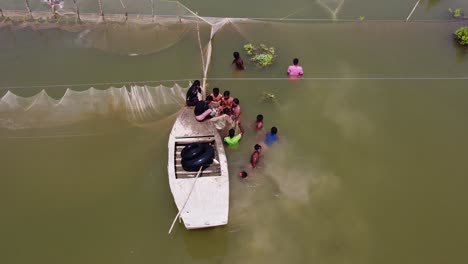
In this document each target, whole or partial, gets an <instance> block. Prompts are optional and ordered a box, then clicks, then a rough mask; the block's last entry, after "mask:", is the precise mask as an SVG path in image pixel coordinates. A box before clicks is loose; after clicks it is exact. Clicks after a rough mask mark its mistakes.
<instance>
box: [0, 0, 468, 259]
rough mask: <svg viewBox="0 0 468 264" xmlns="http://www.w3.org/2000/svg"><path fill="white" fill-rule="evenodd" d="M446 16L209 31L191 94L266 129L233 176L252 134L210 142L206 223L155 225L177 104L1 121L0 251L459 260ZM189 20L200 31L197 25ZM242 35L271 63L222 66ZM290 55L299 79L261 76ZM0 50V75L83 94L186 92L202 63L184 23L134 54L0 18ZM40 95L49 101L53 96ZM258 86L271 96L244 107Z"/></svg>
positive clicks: (459, 179) (463, 93) (459, 125)
mask: <svg viewBox="0 0 468 264" xmlns="http://www.w3.org/2000/svg"><path fill="white" fill-rule="evenodd" d="M2 2H5V3H7V2H8V1H0V3H2ZM83 2H85V1H83ZM91 2H92V1H87V3H85V4H87V7H89V8H91ZM114 2H118V1H114ZM114 2H112V3H111V2H107V3H105V4H107V5H109V4H115V3H114ZM140 4H141V3H140ZM186 4H187V5H189V6H190V7H191V8H193V9H194V10H198V11H199V13H200V14H202V15H206V16H232V17H240V16H242V17H247V16H261V17H284V16H286V15H288V14H289V13H292V12H293V11H295V8H296V7H293V6H295V5H297V8H300V7H301V6H302V5H309V6H310V8H307V9H304V10H303V11H301V12H299V13H297V15H294V17H297V18H300V17H309V18H310V17H316V16H315V15H316V14H319V13H320V12H322V14H323V16H324V17H325V16H326V12H325V13H324V12H323V11H318V9H315V8H313V6H315V5H317V3H316V2H313V3H312V2H309V1H301V0H295V1H289V2H288V3H286V2H284V1H270V2H268V3H266V2H264V1H259V2H258V3H257V2H255V4H252V5H255V6H257V5H258V6H260V7H263V8H262V9H259V8H254V7H252V6H249V5H250V4H251V3H250V2H246V1H237V2H232V1H229V2H219V1H194V2H190V3H186ZM414 4H415V3H412V1H397V2H393V1H392V2H389V1H364V0H362V1H354V2H353V1H346V2H344V4H343V7H342V8H343V9H342V11H340V13H339V14H340V16H339V17H344V18H349V17H355V16H360V15H365V16H366V17H369V18H375V19H406V16H407V15H408V14H409V12H410V11H411V9H412V8H413V6H414ZM135 5H136V4H135ZM141 5H143V4H141ZM463 5H465V6H466V3H464V2H462V1H450V2H443V3H442V1H440V2H437V1H421V3H420V7H419V8H420V9H417V10H416V11H415V13H414V16H416V17H417V18H420V19H427V18H431V19H441V18H444V16H445V13H444V11H445V10H446V7H447V6H448V7H452V8H456V7H464V6H463ZM115 6H118V3H117V4H115ZM377 7H378V8H377ZM287 8H289V9H291V11H290V10H289V9H287ZM466 9H467V10H468V6H467V7H466ZM263 11H264V12H263ZM286 11H287V12H286ZM364 11H365V12H364ZM314 12H317V13H314ZM361 13H362V14H361ZM372 15H375V17H373V16H372ZM317 16H318V17H320V15H317ZM462 24H463V22H461V23H458V22H415V23H403V22H399V21H392V22H376V21H367V22H364V23H359V22H349V23H325V22H321V23H306V22H301V23H299V22H296V23H278V22H272V23H234V24H231V25H227V26H226V27H225V28H224V29H223V30H221V31H219V32H218V34H217V35H216V37H215V39H214V42H213V55H212V56H213V57H212V64H211V66H210V71H209V74H208V78H209V80H208V83H209V87H208V89H211V88H213V87H215V86H219V87H220V88H221V89H222V90H224V89H229V90H231V92H232V94H233V95H235V96H236V97H238V98H239V99H240V100H241V105H242V111H243V119H244V121H243V122H244V124H245V126H246V127H249V124H250V123H251V122H253V120H254V117H255V115H257V114H259V113H262V114H263V115H264V116H265V126H266V128H269V127H271V126H277V127H278V128H279V134H280V136H281V142H280V144H278V145H276V146H274V147H273V148H272V149H271V150H270V151H268V152H266V153H264V156H263V157H262V162H261V168H260V169H259V170H258V171H257V172H255V173H253V174H251V177H250V178H249V179H248V180H247V181H240V180H239V179H238V178H237V177H236V176H235V173H236V172H238V171H239V170H240V169H241V168H242V167H244V166H245V165H246V162H248V158H249V155H250V152H251V149H252V147H253V144H254V143H255V142H257V141H258V137H260V136H261V135H256V134H255V133H254V132H253V131H252V130H251V129H250V128H249V129H248V131H247V134H246V137H245V138H244V140H243V142H242V146H241V148H240V149H238V150H228V151H227V154H228V159H229V164H230V167H229V169H230V172H231V182H230V183H231V190H230V191H231V196H230V197H231V200H230V203H231V207H230V222H229V225H227V226H225V227H221V228H215V229H210V230H198V231H187V230H185V229H183V227H182V225H177V226H176V228H175V232H174V233H173V234H172V235H167V230H168V229H169V227H170V224H171V221H172V219H173V217H174V216H175V215H176V213H177V211H176V208H175V205H174V202H173V199H172V196H171V194H170V191H169V186H168V180H167V170H166V166H167V152H166V151H167V139H168V134H169V131H170V129H171V126H172V124H173V121H174V120H175V118H176V115H175V114H176V112H177V107H173V108H172V113H174V114H168V115H167V116H166V117H165V118H158V119H154V120H150V121H148V120H146V121H145V122H132V123H130V122H126V121H123V120H122V119H121V118H119V116H109V117H107V118H106V117H102V116H99V117H94V116H90V117H89V120H86V121H82V122H78V123H72V124H69V125H66V126H63V125H61V126H49V127H41V128H31V129H16V130H15V129H11V127H9V128H6V127H2V128H1V129H0V158H1V160H2V162H1V163H0V164H1V165H2V174H1V176H0V208H1V209H2V214H1V217H0V248H1V250H0V253H1V254H0V262H1V263H8V264H10V263H12V264H16V263H21V264H24V263H32V262H34V263H80V264H81V263H155V262H157V263H314V262H315V263H359V264H361V263H389V264H390V263H397V262H398V263H428V264H429V263H430V264H435V263H464V262H466V261H467V257H466V256H465V254H464V249H465V248H466V246H467V244H468V241H467V238H466V237H467V235H468V232H467V231H466V228H465V227H464V225H465V223H466V222H467V221H468V214H467V212H466V210H465V206H464V204H465V202H466V201H467V199H468V197H467V195H466V192H465V190H464V189H465V186H467V184H468V180H467V179H466V177H465V175H466V171H467V169H468V165H467V163H466V162H465V157H466V156H467V155H468V139H467V136H466V135H467V132H468V122H466V115H467V113H468V106H467V104H466V100H467V99H468V90H467V89H466V86H467V85H468V81H467V80H463V79H458V80H457V79H450V78H454V77H466V76H467V72H468V62H467V59H468V58H467V57H468V55H467V54H466V50H464V49H461V48H459V47H457V46H456V45H454V44H453V41H452V38H451V35H450V34H451V32H452V31H453V30H455V29H456V28H457V27H459V26H460V25H462ZM465 24H466V23H465ZM201 31H202V32H201V33H202V34H201V35H202V39H206V37H207V32H208V28H207V27H204V26H202V28H201ZM246 42H254V43H260V42H261V43H265V44H268V45H272V46H274V47H275V48H276V49H277V53H278V57H277V60H276V63H275V64H274V65H273V66H272V67H270V68H268V69H266V70H265V69H258V68H256V67H255V66H254V65H253V64H251V63H249V62H247V65H246V66H247V71H245V72H242V73H235V72H232V69H231V68H230V67H229V64H230V62H231V53H232V51H234V50H241V48H242V45H243V44H245V43H246ZM203 43H206V41H204V42H203ZM128 45H129V46H128V47H130V48H132V47H136V48H138V47H139V45H138V43H133V42H132V41H129V42H128ZM155 45H157V43H155ZM128 47H127V48H128ZM293 57H299V58H300V60H301V64H302V65H303V66H304V69H305V72H306V75H305V77H306V78H310V79H304V80H300V81H291V80H267V79H268V78H279V77H284V74H283V73H284V71H285V70H286V67H287V65H288V64H290V61H291V60H292V58H293ZM0 58H1V63H0V76H1V78H0V87H12V86H32V85H39V86H42V85H54V84H70V85H69V87H72V88H74V89H77V90H83V89H85V88H87V87H89V86H80V85H77V84H83V83H89V84H91V83H106V82H123V83H126V82H128V83H130V82H134V81H151V80H174V79H184V80H181V81H177V83H179V84H180V85H182V86H186V85H187V83H188V81H187V80H185V79H193V78H201V75H202V70H201V61H200V51H199V48H198V42H197V34H196V31H195V30H194V28H191V29H190V30H189V31H188V33H187V34H186V35H184V37H183V38H182V40H181V41H179V42H177V43H175V44H174V45H172V46H170V47H169V48H167V49H163V50H162V51H160V52H157V53H154V54H149V55H144V56H127V55H119V54H115V53H112V52H106V51H103V50H101V49H96V48H93V47H90V46H86V45H83V42H82V41H81V38H80V35H79V34H78V33H67V32H64V31H60V30H56V29H51V30H46V31H40V32H37V31H34V30H30V29H27V30H9V29H8V28H3V29H1V30H0ZM244 59H245V60H246V59H247V57H246V55H245V54H244ZM226 78H235V79H230V80H226ZM246 78H247V79H246ZM252 78H261V79H252ZM336 78H342V79H336ZM429 78H435V79H429ZM443 78H448V79H443ZM162 83H163V84H165V85H167V86H172V85H173V84H174V81H165V82H162ZM150 84H152V85H155V84H159V83H158V82H151V83H150ZM94 86H96V87H99V88H104V87H107V86H108V85H104V84H100V85H94ZM67 87H68V86H67ZM41 89H42V88H17V89H12V91H14V93H16V94H19V95H24V96H30V95H33V94H35V93H37V92H39V91H40V90H41ZM46 90H47V92H48V93H49V94H50V95H51V96H52V97H54V98H60V97H61V96H62V95H63V94H64V93H65V88H64V87H53V88H48V89H46ZM6 91H7V90H6V89H3V88H2V90H1V95H4V94H5V93H6ZM262 92H268V93H272V94H274V95H275V96H276V97H277V99H278V104H276V105H275V104H261V103H258V98H259V96H260V95H261V94H262ZM83 103H84V102H83ZM75 107H78V106H75ZM0 117H2V118H4V116H3V115H2V116H0ZM2 124H3V123H2Z"/></svg>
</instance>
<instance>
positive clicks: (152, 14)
mask: <svg viewBox="0 0 468 264" xmlns="http://www.w3.org/2000/svg"><path fill="white" fill-rule="evenodd" d="M149 1H150V4H151V16H152V17H153V23H154V21H156V17H155V15H154V1H153V0H149Z"/></svg>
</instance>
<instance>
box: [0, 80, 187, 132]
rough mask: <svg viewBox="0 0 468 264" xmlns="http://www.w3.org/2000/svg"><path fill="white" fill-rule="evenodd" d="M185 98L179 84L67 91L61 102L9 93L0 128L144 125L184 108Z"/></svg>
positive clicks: (0, 110) (2, 102)
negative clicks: (103, 122) (108, 122)
mask: <svg viewBox="0 0 468 264" xmlns="http://www.w3.org/2000/svg"><path fill="white" fill-rule="evenodd" d="M184 99H185V91H184V88H182V87H180V86H179V85H175V86H173V87H164V86H162V85H160V86H157V87H150V86H131V87H130V88H129V89H127V88H126V87H122V88H115V87H111V88H108V89H106V90H98V89H94V88H90V89H88V90H85V91H74V90H71V89H67V90H66V92H65V94H64V96H63V97H62V98H61V99H60V100H56V99H53V98H52V97H50V96H49V95H48V94H47V92H46V91H45V90H42V91H41V92H40V93H38V94H36V95H34V96H32V97H21V96H18V95H15V94H14V93H12V92H11V91H8V92H7V93H6V94H5V95H4V96H3V97H2V98H1V99H0V127H2V128H7V129H25V128H43V127H52V126H61V125H67V124H72V123H77V122H80V121H87V120H92V119H107V118H118V119H123V120H126V121H128V122H130V123H142V122H148V121H154V120H158V119H161V118H164V117H165V116H168V115H170V114H173V113H174V112H176V111H177V110H178V109H179V108H180V107H181V106H182V105H183V103H184Z"/></svg>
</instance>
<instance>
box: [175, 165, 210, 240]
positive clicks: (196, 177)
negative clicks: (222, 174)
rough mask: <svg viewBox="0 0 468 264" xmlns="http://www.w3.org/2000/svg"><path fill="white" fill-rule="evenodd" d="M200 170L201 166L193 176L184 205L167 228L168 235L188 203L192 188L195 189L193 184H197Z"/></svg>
mask: <svg viewBox="0 0 468 264" xmlns="http://www.w3.org/2000/svg"><path fill="white" fill-rule="evenodd" d="M202 169H203V166H201V167H200V169H199V170H198V173H197V176H195V180H194V181H193V184H192V188H191V189H190V192H189V194H188V195H187V199H186V200H185V203H184V205H183V206H182V208H180V210H179V212H178V213H177V215H176V217H175V218H174V221H172V225H171V228H169V232H167V233H168V234H170V233H171V231H172V228H174V224H175V222H176V221H177V218H178V217H179V216H180V214H181V213H182V210H184V208H185V205H187V202H188V200H189V198H190V195H191V194H192V191H193V188H194V187H195V183H197V179H198V176H200V174H201V171H202Z"/></svg>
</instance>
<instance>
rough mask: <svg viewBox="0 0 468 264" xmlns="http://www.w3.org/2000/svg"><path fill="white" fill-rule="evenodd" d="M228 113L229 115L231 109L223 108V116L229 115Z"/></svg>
mask: <svg viewBox="0 0 468 264" xmlns="http://www.w3.org/2000/svg"><path fill="white" fill-rule="evenodd" d="M230 113H231V109H229V108H227V107H225V108H224V109H223V114H226V115H229V114H230Z"/></svg>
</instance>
